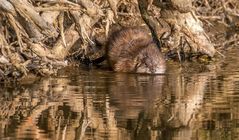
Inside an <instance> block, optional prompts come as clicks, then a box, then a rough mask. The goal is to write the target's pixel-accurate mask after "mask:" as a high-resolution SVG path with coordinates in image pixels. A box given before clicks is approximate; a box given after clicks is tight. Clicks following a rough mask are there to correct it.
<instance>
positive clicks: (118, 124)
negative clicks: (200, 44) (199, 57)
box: [0, 49, 239, 140]
mask: <svg viewBox="0 0 239 140" xmlns="http://www.w3.org/2000/svg"><path fill="white" fill-rule="evenodd" d="M228 54H230V55H228ZM228 54H226V55H227V56H228V57H227V58H225V59H223V60H222V61H220V62H219V63H218V64H217V65H208V66H204V65H201V66H197V67H196V66H193V64H183V66H179V65H178V64H174V63H170V62H169V68H168V69H169V70H168V71H167V73H166V74H165V75H157V76H151V75H139V74H117V73H113V72H110V71H105V70H99V69H96V70H79V69H74V71H65V72H64V73H65V74H60V76H58V77H51V78H40V79H37V80H32V81H28V83H21V84H16V85H14V86H5V87H4V86H2V87H3V88H1V89H0V93H1V94H0V103H1V106H0V139H3V140H4V139H5V140H9V139H14V140H15V139H39V140H44V139H50V140H80V139H84V140H85V139H86V140H93V139H96V140H100V139H109V140H130V139H135V140H141V139H142V140H149V139H152V140H156V139H158V140H171V139H173V140H232V139H239V61H238V60H239V57H237V55H238V50H236V49H232V50H229V51H228ZM194 67H196V68H194ZM208 69H210V70H208Z"/></svg>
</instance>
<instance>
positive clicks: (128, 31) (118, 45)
mask: <svg viewBox="0 0 239 140" xmlns="http://www.w3.org/2000/svg"><path fill="white" fill-rule="evenodd" d="M106 54H107V59H108V63H109V65H110V66H111V67H112V69H113V70H114V71H116V72H132V73H150V74H161V73H164V72H165V70H166V65H165V59H164V57H163V55H162V53H161V52H160V50H159V49H158V48H157V45H156V43H154V41H153V39H152V37H151V35H150V34H149V31H147V30H146V29H145V28H144V27H130V28H124V29H122V30H120V31H118V32H114V33H112V35H111V38H110V39H109V42H108V45H107V47H106Z"/></svg>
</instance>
